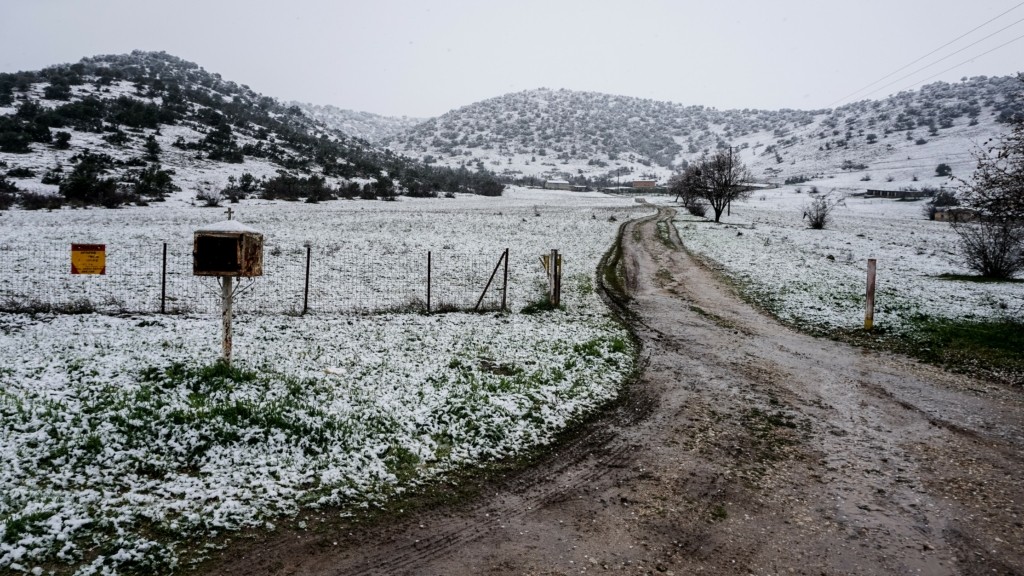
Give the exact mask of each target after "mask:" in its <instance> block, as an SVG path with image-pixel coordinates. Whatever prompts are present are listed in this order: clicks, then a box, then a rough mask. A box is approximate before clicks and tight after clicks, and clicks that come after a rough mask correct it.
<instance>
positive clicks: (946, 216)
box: [935, 206, 978, 222]
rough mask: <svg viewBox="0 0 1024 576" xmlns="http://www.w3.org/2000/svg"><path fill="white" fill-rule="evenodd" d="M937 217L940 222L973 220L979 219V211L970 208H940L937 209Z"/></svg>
mask: <svg viewBox="0 0 1024 576" xmlns="http://www.w3.org/2000/svg"><path fill="white" fill-rule="evenodd" d="M935 219H936V220H938V221H939V222H951V221H956V222H973V221H974V220H977V219H978V213H977V212H976V211H974V210H971V209H970V208H959V207H952V206H951V207H949V208H939V209H938V210H936V211H935Z"/></svg>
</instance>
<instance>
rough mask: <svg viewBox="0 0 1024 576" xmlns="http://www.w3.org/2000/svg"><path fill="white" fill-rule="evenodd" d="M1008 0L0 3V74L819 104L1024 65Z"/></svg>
mask: <svg viewBox="0 0 1024 576" xmlns="http://www.w3.org/2000/svg"><path fill="white" fill-rule="evenodd" d="M1021 4H1022V2H1021V1H1020V0H974V1H965V0H859V1H856V2H852V1H843V2H833V1H830V0H816V1H814V0H717V1H697V0H690V1H667V0H666V1H659V0H628V1H618V2H612V1H604V0H502V1H488V0H476V1H473V0H435V1H431V0H425V1H415V0H363V1H358V2H357V1H347V0H341V1H333V2H332V1H327V0H289V1H287V2H273V1H269V0H230V1H220V0H203V1H197V0H168V1H165V2H150V1H144V0H88V1H84V0H2V5H0V71H3V72H13V71H17V70H37V69H40V68H43V67H45V66H48V65H51V64H57V63H66V62H76V61H78V60H79V59H81V58H82V57H84V56H92V55H96V54H112V53H125V52H130V51H131V50H133V49H142V50H164V51H166V52H168V53H170V54H173V55H175V56H179V57H181V58H184V59H186V60H191V61H193V62H196V63H197V64H199V65H200V66H202V67H203V68H205V69H207V70H209V71H211V72H218V73H220V74H221V75H222V76H223V77H224V78H225V79H227V80H233V81H235V82H238V83H240V84H247V85H249V86H250V87H251V88H253V89H255V90H257V91H259V92H262V93H263V94H266V95H268V96H273V97H275V98H279V99H282V100H286V101H287V100H300V101H305V102H311V103H314V104H332V105H335V106H338V107H341V108H349V109H353V110H362V111H367V112H375V113H378V114H386V115H393V116H401V115H408V116H418V117H427V116H436V115H440V114H443V113H444V112H447V111H448V110H451V109H453V108H458V107H460V106H464V105H467V104H471V103H473V102H476V101H479V100H483V99H485V98H490V97H493V96H499V95H501V94H505V93H508V92H513V91H519V90H525V89H531V88H539V87H547V88H569V89H573V90H589V91H597V92H606V93H611V94H622V95H628V96H638V97H642V98H653V99H656V100H669V101H673V102H679V103H682V104H702V105H706V106H714V107H716V108H720V109H728V108H768V109H777V108H804V109H808V108H825V107H830V106H833V105H836V104H837V103H845V102H848V101H851V100H859V99H862V98H865V97H868V98H881V97H884V96H886V95H888V94H891V93H895V92H898V91H900V90H902V89H907V88H912V87H917V86H919V85H920V81H921V80H923V79H926V78H928V77H930V76H933V75H936V74H939V73H940V72H942V74H939V76H938V77H937V78H934V79H932V80H931V81H936V80H946V81H956V80H958V79H959V78H960V77H962V76H965V75H966V76H975V75H980V74H984V75H988V76H995V75H1006V74H1014V73H1017V72H1019V71H1022V70H1024V39H1022V37H1024V6H1021ZM1007 10H1010V12H1009V13H1007V14H1005V15H1003V16H1001V17H999V18H998V19H996V20H995V21H994V22H992V23H990V24H988V25H986V26H984V27H983V28H981V29H979V30H978V31H976V32H974V33H973V34H971V35H969V36H968V37H966V38H964V39H963V40H960V41H959V42H956V43H955V44H953V45H951V46H949V47H947V48H945V49H943V50H941V51H939V52H938V53H936V54H935V55H933V56H931V57H929V58H927V59H925V60H922V61H921V62H919V63H917V64H915V65H912V66H910V67H908V68H906V69H905V70H903V71H901V72H899V73H897V74H895V75H893V76H891V77H889V78H888V79H886V80H885V81H882V82H878V83H877V84H875V85H874V86H872V87H871V89H868V90H861V89H863V88H866V87H867V86H868V85H870V84H871V83H872V82H875V81H877V80H879V79H880V78H882V77H883V76H885V75H887V74H889V73H891V72H893V71H895V70H897V69H899V68H900V67H901V66H904V65H906V64H909V63H910V62H912V61H913V60H915V59H916V58H919V57H921V56H924V55H925V54H927V53H928V52H930V51H932V50H933V49H936V48H938V47H940V46H942V45H943V44H945V43H947V42H949V41H951V40H953V39H955V38H957V37H958V36H960V35H961V34H964V33H966V32H968V31H970V30H971V29H972V28H974V27H976V26H979V25H981V24H983V23H984V22H986V21H987V20H990V19H992V18H995V17H996V16H998V15H999V14H1001V13H1003V12H1006V11H1007ZM1000 28H1006V29H1005V30H1003V31H1001V32H998V33H997V31H999V29H1000ZM993 33H995V34H994V35H993V36H991V37H990V38H987V39H984V40H982V38H984V37H985V36H987V35H990V34H993ZM1015 39H1016V40H1017V41H1016V42H1013V40H1015ZM978 40H981V41H980V42H979V43H978V44H977V45H975V46H973V47H970V48H967V49H964V50H963V51H962V52H960V53H959V54H955V55H953V56H951V57H949V58H948V59H946V60H943V61H942V62H940V63H938V64H936V65H934V66H932V67H929V68H927V69H926V70H923V71H921V72H919V73H916V74H911V75H910V76H909V77H907V78H905V79H904V78H901V77H903V76H904V75H906V74H908V73H911V72H914V71H915V70H916V69H918V68H921V67H924V66H926V65H927V64H929V63H931V62H933V61H935V60H938V59H939V58H941V57H943V56H945V55H948V54H950V53H951V52H955V51H956V50H960V49H962V48H964V47H965V46H967V45H969V44H971V43H972V42H975V41H978ZM1007 42H1011V43H1010V44H1008V45H1006V46H1003V47H1001V48H998V46H999V45H1001V44H1004V43H1007ZM989 50H993V51H992V52H991V53H989V54H985V55H982V54H983V53H984V52H986V51H989ZM966 60H971V61H970V62H969V63H967V64H965V65H963V66H959V67H956V68H954V69H952V70H949V71H945V72H943V71H944V70H946V69H947V68H950V67H953V66H955V65H957V64H960V63H961V62H964V61H966ZM890 83H891V85H889V86H886V85H887V84H890ZM859 90H861V91H860V92H858V91H859ZM873 90H877V91H876V92H873ZM851 95H852V96H853V97H852V98H850V96H851Z"/></svg>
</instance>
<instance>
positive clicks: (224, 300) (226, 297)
mask: <svg viewBox="0 0 1024 576" xmlns="http://www.w3.org/2000/svg"><path fill="white" fill-rule="evenodd" d="M231 284H232V281H231V276H224V277H223V279H222V282H221V291H220V313H221V324H222V326H223V327H224V342H223V344H222V347H221V358H220V361H221V362H223V363H224V364H226V365H227V366H230V365H231Z"/></svg>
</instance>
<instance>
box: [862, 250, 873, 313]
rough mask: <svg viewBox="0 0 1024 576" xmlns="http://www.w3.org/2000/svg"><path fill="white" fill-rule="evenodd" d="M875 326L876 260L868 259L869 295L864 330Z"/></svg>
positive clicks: (865, 310) (865, 308)
mask: <svg viewBox="0 0 1024 576" xmlns="http://www.w3.org/2000/svg"><path fill="white" fill-rule="evenodd" d="M874 325H875V259H874V258H869V259H868V293H867V299H866V302H865V304H864V329H865V330H871V328H872V327H873V326H874Z"/></svg>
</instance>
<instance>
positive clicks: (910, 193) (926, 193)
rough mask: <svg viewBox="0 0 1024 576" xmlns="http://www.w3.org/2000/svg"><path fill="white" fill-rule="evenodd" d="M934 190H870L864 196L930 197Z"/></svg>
mask: <svg viewBox="0 0 1024 576" xmlns="http://www.w3.org/2000/svg"><path fill="white" fill-rule="evenodd" d="M934 195H935V190H871V189H869V190H868V191H867V192H866V193H865V194H864V197H865V198H898V199H904V198H931V197H932V196H934Z"/></svg>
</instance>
